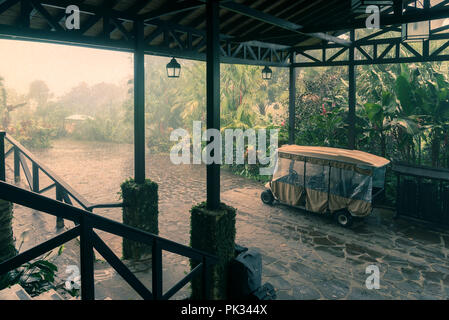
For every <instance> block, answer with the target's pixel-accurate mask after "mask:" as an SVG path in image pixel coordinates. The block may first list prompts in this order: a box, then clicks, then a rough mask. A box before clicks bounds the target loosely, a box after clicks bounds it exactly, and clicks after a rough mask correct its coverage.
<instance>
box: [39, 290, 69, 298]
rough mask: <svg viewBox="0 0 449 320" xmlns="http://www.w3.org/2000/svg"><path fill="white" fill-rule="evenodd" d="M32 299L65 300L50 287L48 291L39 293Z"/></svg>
mask: <svg viewBox="0 0 449 320" xmlns="http://www.w3.org/2000/svg"><path fill="white" fill-rule="evenodd" d="M33 300H65V299H64V298H63V297H61V295H60V294H59V293H57V292H56V291H55V290H53V289H51V290H49V291H46V292H44V293H42V294H40V295H39V296H37V297H34V298H33Z"/></svg>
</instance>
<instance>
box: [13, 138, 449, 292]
mask: <svg viewBox="0 0 449 320" xmlns="http://www.w3.org/2000/svg"><path fill="white" fill-rule="evenodd" d="M132 152H133V148H132V146H130V145H114V144H92V143H80V142H68V143H65V142H64V141H58V142H56V143H55V145H54V148H52V149H50V150H48V151H43V152H38V153H37V152H36V155H37V156H38V157H39V159H40V160H41V161H42V162H43V163H45V164H47V165H48V166H49V167H50V168H52V169H53V170H54V171H55V172H56V173H57V174H58V175H60V176H61V177H62V178H63V179H65V180H66V181H67V182H68V183H69V184H70V185H71V186H72V187H73V188H74V189H75V190H77V191H78V192H79V193H81V194H82V195H83V196H85V197H86V198H87V199H88V200H89V201H91V202H94V203H95V202H110V201H117V200H118V195H117V193H118V192H119V190H120V183H121V182H122V181H123V180H124V179H126V178H128V177H130V176H132V172H133V160H132V159H133V158H132ZM147 159H148V163H147V175H148V176H149V177H150V178H151V179H153V180H154V181H156V182H157V183H159V198H160V201H159V208H160V216H159V221H160V225H159V230H160V234H161V236H162V237H166V238H169V239H171V240H174V241H177V242H180V243H183V244H186V245H188V244H189V232H190V214H189V210H190V208H191V207H192V205H194V204H196V203H198V202H201V201H204V200H205V190H206V188H205V187H206V183H205V180H206V177H205V168H204V167H202V166H185V165H184V166H175V165H173V164H171V163H170V161H169V157H168V156H167V155H149V156H148V157H147ZM42 184H43V186H45V182H42ZM221 184H222V201H224V202H226V203H227V204H228V205H231V206H234V207H236V208H237V209H238V214H237V243H239V244H240V245H244V246H247V247H252V248H257V249H258V250H260V252H261V253H262V255H263V280H264V282H270V283H272V284H273V285H274V287H275V288H276V289H277V290H278V299H448V298H449V263H448V253H449V233H447V232H438V231H433V230H429V229H427V228H425V227H420V226H418V225H413V224H411V223H410V222H408V221H404V220H401V219H393V213H392V212H389V211H385V210H375V212H374V213H373V215H371V216H370V217H368V218H367V219H365V220H364V221H362V222H359V223H358V224H357V225H355V227H354V228H352V229H350V230H346V229H343V228H341V227H339V226H337V225H336V224H335V223H334V222H333V221H332V220H331V219H329V218H327V217H322V216H318V215H314V214H310V213H306V212H303V211H301V210H297V209H293V208H289V207H286V206H283V205H274V206H272V207H270V206H266V205H264V204H262V202H261V201H260V193H261V191H263V189H264V187H263V185H262V184H260V183H257V182H253V181H249V180H247V179H244V178H242V177H237V176H234V175H232V174H231V173H229V172H226V171H224V170H222V181H221ZM15 212H16V213H15V221H14V228H15V230H14V231H15V234H16V236H19V235H20V233H21V232H23V231H24V230H27V229H29V230H31V232H30V233H31V234H32V235H33V236H32V237H30V239H28V240H27V241H26V243H25V245H24V247H23V248H26V247H29V246H32V245H34V244H37V243H39V242H41V241H42V240H43V239H45V238H48V237H50V236H52V234H53V233H54V225H55V222H54V218H50V217H48V216H46V215H42V214H40V213H36V212H35V213H32V216H31V218H30V213H29V212H27V211H26V210H24V209H21V208H16V211H15ZM96 212H97V213H99V214H101V215H104V216H106V217H110V218H112V219H115V220H118V221H120V220H121V211H120V209H107V210H98V211H96ZM101 236H102V237H103V238H104V239H105V240H106V241H107V243H108V244H109V245H110V246H111V247H112V248H113V250H114V251H115V252H116V253H117V254H120V252H121V239H120V238H118V237H114V236H111V235H108V234H104V233H101ZM68 250H69V249H68ZM70 250H74V251H76V249H73V248H72V249H70ZM70 252H71V251H68V253H67V254H68V255H69V257H65V258H61V259H65V260H64V263H69V262H70V261H72V260H73V261H72V262H75V263H76V261H75V260H76V259H75V260H74V258H73V257H71V256H70ZM72 253H73V256H75V255H76V254H75V252H72ZM368 265H377V266H378V267H379V269H380V273H381V278H380V289H379V290H368V289H367V288H366V286H365V280H366V278H367V277H368V275H367V274H365V270H366V267H367V266H368ZM164 267H166V268H168V272H167V275H174V276H170V277H168V278H167V279H166V284H167V285H169V284H174V283H175V282H176V280H177V279H178V278H179V279H180V278H181V277H182V276H183V274H184V272H187V271H188V261H187V260H186V259H182V258H180V257H178V256H174V255H170V254H165V255H164ZM134 268H135V270H137V271H139V266H135V267H134ZM140 268H141V269H142V270H140V271H141V273H140V275H139V277H141V278H142V279H145V281H144V282H147V280H148V278H151V277H148V274H147V269H148V268H147V267H146V266H145V265H144V264H141V265H140ZM96 269H97V278H98V279H103V280H104V281H103V282H107V281H108V279H109V282H108V283H109V285H111V286H113V287H114V288H115V289H111V290H110V291H105V292H104V293H103V294H104V296H110V295H111V294H113V293H116V294H118V295H119V298H122V299H128V298H134V297H135V295H133V294H131V290H127V289H126V290H125V289H123V287H122V283H121V282H118V281H115V278H114V277H113V276H112V275H110V274H109V273H110V271H108V269H107V267H106V266H104V267H102V264H101V262H99V263H98V264H97V266H96ZM175 278H176V279H175ZM113 280H114V281H113ZM99 291H101V290H99Z"/></svg>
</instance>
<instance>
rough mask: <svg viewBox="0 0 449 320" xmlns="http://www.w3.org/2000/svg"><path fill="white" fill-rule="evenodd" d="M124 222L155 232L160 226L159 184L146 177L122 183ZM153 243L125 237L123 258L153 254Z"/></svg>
mask: <svg viewBox="0 0 449 320" xmlns="http://www.w3.org/2000/svg"><path fill="white" fill-rule="evenodd" d="M121 189H122V198H123V223H124V224H126V225H129V226H131V227H135V228H138V229H141V230H144V231H147V232H150V233H153V234H156V235H157V234H159V228H158V185H157V183H155V182H153V181H151V180H149V179H146V180H145V181H144V182H143V183H136V182H135V181H134V180H133V179H129V180H127V181H125V182H124V183H122V185H121ZM151 249H152V246H151V245H145V244H142V243H138V242H135V241H132V240H128V239H125V238H123V259H140V258H143V257H144V256H149V255H151Z"/></svg>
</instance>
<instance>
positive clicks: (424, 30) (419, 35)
mask: <svg viewBox="0 0 449 320" xmlns="http://www.w3.org/2000/svg"><path fill="white" fill-rule="evenodd" d="M417 2H419V1H415V6H414V7H411V6H409V7H407V8H406V10H405V12H404V13H403V15H404V16H407V14H412V13H419V12H422V10H424V9H423V8H419V7H418V4H417ZM429 37H430V20H427V21H420V22H411V23H405V24H403V25H402V41H404V42H416V41H425V40H429Z"/></svg>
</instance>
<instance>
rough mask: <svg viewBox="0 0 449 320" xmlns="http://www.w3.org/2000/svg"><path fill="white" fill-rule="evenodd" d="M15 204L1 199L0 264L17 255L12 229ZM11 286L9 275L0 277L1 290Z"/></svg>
mask: <svg viewBox="0 0 449 320" xmlns="http://www.w3.org/2000/svg"><path fill="white" fill-rule="evenodd" d="M12 217H13V204H12V203H11V202H8V201H5V200H1V199H0V262H3V261H5V260H7V259H9V258H12V257H14V256H15V255H16V254H17V250H16V247H15V243H14V242H15V241H14V234H13V229H12ZM8 284H9V275H8V274H7V275H0V290H1V289H4V288H5V286H7V285H8Z"/></svg>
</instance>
